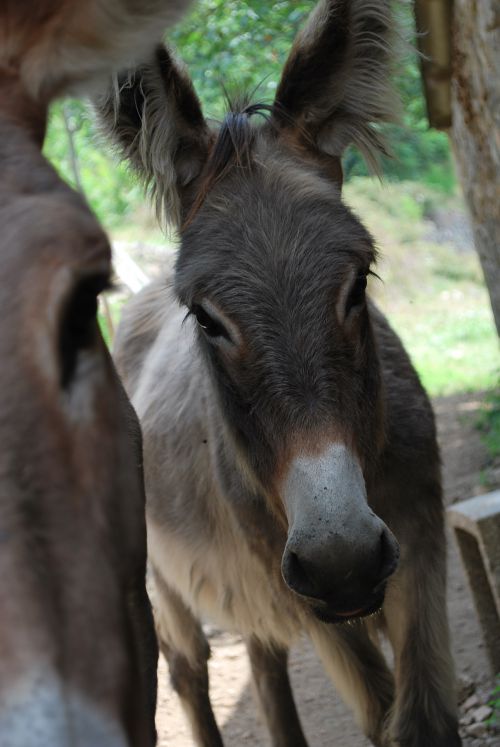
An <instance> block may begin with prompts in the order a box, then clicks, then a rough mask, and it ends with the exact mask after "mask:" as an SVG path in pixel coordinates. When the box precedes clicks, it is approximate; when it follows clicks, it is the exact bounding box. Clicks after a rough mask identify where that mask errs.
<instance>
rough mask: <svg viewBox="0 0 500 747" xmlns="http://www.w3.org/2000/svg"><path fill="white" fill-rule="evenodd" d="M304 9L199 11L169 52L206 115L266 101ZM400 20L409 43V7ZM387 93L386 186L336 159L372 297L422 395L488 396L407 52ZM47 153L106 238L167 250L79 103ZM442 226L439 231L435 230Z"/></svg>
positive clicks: (433, 146)
mask: <svg viewBox="0 0 500 747" xmlns="http://www.w3.org/2000/svg"><path fill="white" fill-rule="evenodd" d="M313 5H314V2H313V0H307V1H306V0H280V1H278V2H274V3H269V2H267V0H251V1H249V2H245V1H244V0H198V2H197V3H196V5H195V8H194V10H193V11H192V13H191V14H190V15H189V16H188V17H187V18H186V20H185V21H184V23H183V24H182V25H180V26H179V27H177V28H176V29H175V30H174V31H173V32H172V33H171V34H170V36H169V39H168V41H169V42H170V43H171V44H173V45H174V47H175V48H176V49H177V52H178V54H179V56H181V57H182V59H183V60H184V61H185V62H186V63H187V65H188V68H189V71H190V73H191V75H192V77H193V79H194V82H195V86H196V89H197V91H198V93H199V96H200V98H201V99H202V102H203V105H204V109H205V113H206V115H207V116H209V117H212V118H215V119H219V118H221V117H222V116H223V113H224V92H223V89H224V88H226V89H228V90H229V91H231V90H233V89H234V88H236V87H238V88H243V89H245V90H250V91H255V94H254V96H255V98H256V99H258V100H262V101H265V102H270V101H272V99H273V95H274V90H275V88H276V85H277V82H278V80H279V76H280V72H281V68H282V66H283V63H284V61H285V59H286V56H287V54H288V51H289V49H290V45H291V43H292V40H293V37H294V36H295V34H296V32H297V30H298V28H299V27H300V26H301V25H302V24H303V22H304V20H305V17H306V16H307V14H308V13H309V12H310V10H311V8H312V7H313ZM399 5H401V4H399ZM405 7H406V9H405ZM401 21H402V26H403V27H404V28H405V29H406V32H405V33H406V36H408V37H409V38H410V37H411V33H412V17H411V14H410V10H409V5H406V6H403V10H402V15H401ZM396 84H397V86H398V89H399V92H400V94H401V99H402V104H403V106H402V111H403V115H402V122H401V125H399V126H396V125H391V126H390V127H388V128H386V129H387V136H388V140H389V142H390V144H391V146H392V149H393V152H394V158H393V159H390V160H389V159H385V161H384V163H383V167H384V184H383V185H380V184H379V183H378V182H377V180H374V179H371V178H368V176H367V171H366V166H365V164H364V162H363V161H362V159H361V158H360V156H359V154H358V153H357V152H356V151H354V150H350V151H348V152H347V154H346V156H345V158H344V171H345V175H346V181H347V184H346V189H345V198H346V199H347V201H348V202H349V203H350V204H352V206H354V207H355V209H356V211H357V212H358V214H359V215H360V217H361V218H362V219H363V220H364V221H365V222H366V223H367V225H368V226H369V228H370V230H371V231H372V233H373V235H374V236H375V238H376V240H377V242H378V244H379V246H380V248H381V250H382V252H383V255H382V256H383V259H382V262H381V264H380V268H379V274H380V275H381V277H382V278H383V280H384V282H383V283H382V284H381V283H378V284H376V285H375V286H374V287H372V293H374V294H375V296H376V297H377V299H378V301H379V303H380V304H381V305H382V307H383V309H384V310H385V312H386V313H387V314H388V316H389V318H390V320H391V322H392V323H393V325H394V326H395V328H396V330H397V331H398V332H399V333H400V334H401V336H402V337H403V339H404V342H405V344H406V345H407V347H408V349H409V351H410V353H411V355H412V357H413V359H414V362H415V363H416V365H417V368H418V370H419V372H420V374H421V376H422V378H423V381H424V384H425V385H426V386H427V388H428V389H429V390H430V392H431V393H432V394H448V393H451V392H457V391H464V390H470V389H479V388H485V387H492V386H493V385H494V383H495V369H496V368H497V367H498V363H497V356H498V349H497V337H496V334H495V331H494V328H493V324H492V318H491V312H490V309H489V304H488V300H487V295H486V292H485V289H484V285H483V281H482V275H481V271H480V268H479V265H478V261H477V257H476V255H475V253H474V252H473V250H472V245H471V241H470V239H469V240H468V243H467V239H466V238H465V239H464V236H462V235H461V234H463V233H464V231H466V221H465V218H464V209H463V205H462V203H461V201H460V197H459V196H458V195H457V186H456V180H455V177H454V172H453V165H452V160H451V157H450V151H449V144H448V139H447V136H446V135H445V134H444V133H440V132H436V131H434V130H429V129H428V126H427V120H426V113H425V103H424V98H423V95H422V89H421V78H420V72H419V67H418V60H417V58H416V55H415V54H412V53H411V52H410V51H409V50H408V51H407V53H406V54H405V56H404V58H403V61H402V62H401V64H400V65H399V67H398V69H397V74H396ZM69 131H70V132H71V133H72V138H71V139H72V140H73V142H74V152H72V151H71V148H70V147H69V140H68V132H69ZM46 154H47V156H48V157H49V158H50V159H51V160H52V161H53V163H54V164H55V165H56V166H57V168H58V169H59V170H60V172H61V173H62V174H63V176H64V177H65V178H66V179H67V180H68V181H69V182H70V183H72V184H73V185H75V186H78V187H80V188H81V189H82V190H83V191H84V192H85V194H86V195H87V199H88V201H89V202H90V204H91V206H92V208H93V209H94V210H95V212H96V213H97V215H98V217H99V219H100V220H101V222H102V223H103V224H104V225H105V226H106V228H108V230H110V232H111V234H112V237H113V238H114V239H116V238H120V239H125V240H128V241H141V242H148V243H163V246H165V247H167V245H166V243H165V238H164V237H162V236H161V234H160V232H159V230H158V229H157V228H156V226H155V223H154V220H152V218H151V216H150V213H149V212H148V210H147V209H146V208H145V200H144V197H143V195H142V192H141V189H140V188H139V186H138V185H137V183H136V181H135V180H134V178H133V176H132V175H131V174H129V173H128V172H127V170H126V168H125V167H123V166H121V165H119V164H117V163H116V162H115V161H114V160H113V158H112V156H111V154H110V153H109V147H108V146H107V145H104V146H103V144H102V143H100V142H99V138H98V136H97V134H96V130H95V126H94V123H93V121H92V116H91V113H90V110H89V109H88V108H87V107H86V105H85V104H84V103H82V102H78V101H69V102H66V103H64V104H59V105H57V106H55V107H54V109H53V111H52V116H51V119H50V126H49V132H48V137H47V141H46ZM443 222H444V224H445V230H443V226H442V225H441V227H439V226H440V224H443ZM120 303H121V301H119V302H117V303H116V304H115V316H117V315H118V313H119V311H118V310H119V306H120Z"/></svg>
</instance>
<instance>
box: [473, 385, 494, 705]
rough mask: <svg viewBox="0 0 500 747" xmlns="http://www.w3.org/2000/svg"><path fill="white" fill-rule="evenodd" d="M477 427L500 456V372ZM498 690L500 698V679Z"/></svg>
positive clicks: (490, 449)
mask: <svg viewBox="0 0 500 747" xmlns="http://www.w3.org/2000/svg"><path fill="white" fill-rule="evenodd" d="M477 427H478V428H479V430H480V431H481V433H482V437H483V441H484V443H485V445H486V448H487V449H488V451H489V453H490V455H491V456H492V457H498V456H500V372H498V373H497V377H496V386H495V388H494V389H493V390H492V391H491V392H489V393H488V394H487V395H486V397H485V400H484V403H483V407H482V412H481V415H480V416H479V419H478V422H477ZM497 691H498V694H499V698H500V680H499V683H498V688H497ZM499 709H500V700H499ZM499 719H500V713H499Z"/></svg>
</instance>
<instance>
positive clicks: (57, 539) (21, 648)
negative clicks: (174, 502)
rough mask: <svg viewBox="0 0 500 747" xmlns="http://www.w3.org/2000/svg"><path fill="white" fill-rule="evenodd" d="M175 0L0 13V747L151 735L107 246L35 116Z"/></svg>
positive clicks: (135, 516)
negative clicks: (100, 299)
mask: <svg viewBox="0 0 500 747" xmlns="http://www.w3.org/2000/svg"><path fill="white" fill-rule="evenodd" d="M186 5H187V0H146V1H144V0H110V1H106V2H104V1H103V0H89V2H78V1H77V0H41V1H39V2H21V3H19V2H14V1H13V0H3V2H2V4H1V8H0V223H1V226H2V235H1V237H0V256H1V261H2V277H1V281H0V307H1V309H2V318H1V319H0V351H1V355H2V361H3V364H2V367H1V370H0V384H1V386H0V438H1V450H0V465H1V469H0V493H1V496H2V500H1V502H0V744H1V745H2V747H32V746H33V747H34V746H35V745H36V747H69V745H72V747H97V745H98V746H99V747H133V746H135V747H148V746H152V745H153V744H155V743H156V734H155V728H154V712H155V701H156V664H157V656H158V647H157V641H156V637H155V634H154V624H153V619H152V614H151V607H150V603H149V599H148V597H147V594H146V587H145V570H146V527H145V518H144V504H145V496H144V485H143V475H142V455H141V441H140V429H139V425H138V422H137V418H136V416H135V413H134V411H133V409H132V407H131V406H130V403H129V401H128V399H127V397H126V394H125V392H124V390H123V387H122V385H121V383H120V381H119V379H118V377H117V376H116V372H115V369H114V366H113V363H112V361H111V358H110V356H109V355H108V353H107V350H106V347H105V345H104V342H103V340H102V337H101V335H100V333H99V329H98V326H97V320H96V310H97V296H98V294H99V292H100V291H101V290H103V289H104V288H105V287H107V286H108V285H109V278H110V260H111V255H110V248H109V244H108V242H107V239H106V237H105V235H104V233H103V232H102V231H101V229H100V228H99V226H98V224H97V222H96V220H95V218H94V217H93V216H92V214H91V213H90V211H89V209H88V207H87V205H86V204H85V203H84V201H83V200H82V199H81V198H80V197H79V196H77V195H75V194H74V193H73V192H72V191H71V190H70V189H69V188H68V187H67V186H66V185H64V184H63V183H62V182H61V181H60V180H59V178H58V177H57V176H56V174H55V172H54V171H53V169H52V168H51V167H50V166H49V165H48V164H47V163H46V162H45V160H44V159H43V157H42V156H41V153H40V148H41V145H42V143H43V139H44V134H45V127H46V117H47V108H48V106H49V104H50V102H51V101H52V100H53V99H54V98H55V97H57V96H59V95H62V94H63V93H67V92H68V91H75V90H77V91H82V90H83V91H85V92H87V91H89V90H93V89H95V87H96V86H98V85H99V82H100V80H101V79H103V78H105V77H106V78H107V76H109V74H110V73H112V71H113V70H114V69H116V68H117V67H120V66H122V65H124V64H129V63H130V62H131V61H133V60H134V59H136V56H137V55H139V56H140V55H141V54H144V53H145V51H146V50H148V49H151V48H152V47H153V46H154V44H155V42H156V41H157V40H158V39H159V38H160V36H161V33H162V31H163V29H164V26H165V25H166V24H168V23H171V22H172V21H173V20H175V19H176V18H177V16H178V14H179V12H180V10H182V9H183V8H184V7H185V6H186Z"/></svg>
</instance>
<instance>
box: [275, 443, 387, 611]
mask: <svg viewBox="0 0 500 747" xmlns="http://www.w3.org/2000/svg"><path fill="white" fill-rule="evenodd" d="M283 497H284V502H285V507H286V511H287V516H288V522H289V532H288V539H287V543H286V546H285V551H284V553H283V558H282V565H281V569H282V574H283V578H284V580H285V583H286V584H287V585H288V586H289V588H290V589H291V590H292V591H293V592H295V594H297V595H299V596H300V597H302V598H303V599H304V602H305V603H307V604H308V605H309V606H310V607H311V608H312V610H313V612H314V613H315V614H316V615H317V616H318V617H319V618H320V619H322V620H325V621H327V622H340V621H345V620H348V619H351V618H354V617H363V616H365V615H368V614H371V613H372V612H375V611H376V610H377V609H379V608H380V606H381V605H382V603H383V600H384V592H385V585H386V582H387V579H388V578H389V576H390V575H391V574H392V573H394V571H395V570H396V568H397V564H398V560H399V546H398V543H397V541H396V539H395V537H394V535H393V534H392V532H391V531H390V530H389V529H388V527H387V526H386V525H385V524H384V522H383V521H382V520H381V519H380V518H379V517H378V516H376V515H375V514H374V513H373V511H372V510H371V508H370V507H369V505H368V503H367V498H366V488H365V482H364V479H363V473H362V471H361V467H360V465H359V462H358V460H357V459H356V457H355V456H354V455H353V454H352V452H350V451H349V450H348V449H347V448H346V447H345V446H344V445H343V444H338V443H337V444H332V445H331V446H330V447H329V448H328V449H327V450H326V451H325V452H324V453H323V454H322V455H321V456H319V457H303V456H301V457H298V458H296V459H295V460H294V461H293V462H292V465H291V468H290V470H289V473H288V476H287V479H286V482H285V484H284V491H283Z"/></svg>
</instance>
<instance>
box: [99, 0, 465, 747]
mask: <svg viewBox="0 0 500 747" xmlns="http://www.w3.org/2000/svg"><path fill="white" fill-rule="evenodd" d="M389 5H390V3H389V0H387V1H383V0H379V2H374V1H373V0H323V2H321V3H320V5H319V6H318V7H317V9H316V11H315V12H314V13H313V15H312V17H311V19H310V21H309V23H308V25H307V27H306V28H305V30H304V31H303V32H302V33H301V34H300V35H299V37H298V39H297V40H296V42H295V45H294V47H293V49H292V52H291V54H290V57H289V59H288V61H287V63H286V66H285V69H284V72H283V75H282V79H281V82H280V84H279V86H278V88H277V92H276V98H275V101H274V103H273V105H272V106H259V105H254V104H250V103H246V104H245V103H244V104H242V105H240V106H239V107H233V108H232V109H231V111H230V113H228V114H227V116H226V118H225V120H224V122H223V123H222V124H221V126H220V127H219V128H218V129H217V128H216V127H213V128H211V127H209V126H208V124H207V123H206V121H205V120H204V117H203V115H202V112H201V109H200V105H199V102H198V100H197V98H196V95H195V93H194V91H193V89H192V86H191V84H190V82H189V80H188V79H187V78H186V76H185V74H184V73H183V72H182V71H180V70H179V69H178V67H177V66H176V64H175V63H174V62H173V60H172V58H171V56H170V55H169V53H168V51H166V50H165V49H164V48H163V47H160V48H159V49H157V51H156V53H155V54H154V56H152V57H151V59H150V61H149V62H147V63H146V64H144V65H142V66H141V67H139V68H138V69H137V70H135V71H132V72H128V73H127V74H126V75H124V76H123V77H122V80H121V81H119V84H118V86H117V87H115V89H114V91H116V90H118V91H119V97H118V100H117V99H116V98H115V97H114V95H113V94H111V95H110V97H109V99H107V100H106V101H103V102H101V104H100V109H101V115H102V118H103V120H104V122H105V124H107V126H108V129H109V131H110V132H111V133H112V136H113V137H114V139H115V141H116V142H117V144H118V145H119V146H120V147H121V149H122V151H123V152H124V153H125V155H126V156H127V157H128V158H129V159H130V160H131V162H132V163H133V164H134V166H135V167H136V168H137V169H138V171H139V172H140V173H141V175H142V176H143V177H144V179H145V180H146V181H147V182H148V183H149V184H150V185H151V186H152V188H153V189H154V190H155V192H156V195H157V197H158V201H159V205H160V208H161V209H162V210H165V211H166V212H167V213H168V214H170V215H174V216H177V217H178V220H179V227H180V229H181V239H182V240H181V245H180V250H179V254H178V258H177V265H176V270H175V275H174V278H173V279H172V282H170V281H168V282H167V283H161V284H157V285H153V286H152V287H150V288H149V289H146V290H145V291H144V292H143V293H142V294H140V295H139V296H138V297H137V298H136V299H134V301H133V302H132V303H131V305H130V306H129V307H128V309H127V310H126V311H125V314H124V318H123V323H122V326H121V328H120V330H119V334H118V338H117V349H116V361H117V365H118V369H119V371H120V373H121V374H122V376H123V379H124V383H125V386H126V389H127V391H128V393H129V395H130V396H131V398H132V401H133V404H134V405H135V407H136V410H137V412H138V414H139V418H140V421H141V424H142V428H143V438H144V458H145V476H146V495H147V522H148V544H149V554H150V560H151V564H152V568H153V575H154V580H155V585H156V599H155V604H154V606H155V609H156V622H157V630H158V633H159V638H160V645H161V647H162V649H163V651H164V653H165V656H166V657H167V659H168V662H169V665H170V672H171V676H172V681H173V684H174V687H175V688H176V690H177V692H178V693H179V695H180V697H181V699H182V702H183V704H184V706H185V707H186V710H187V713H188V716H189V718H190V721H191V725H192V728H193V732H194V735H195V738H196V740H197V743H198V744H199V745H203V746H204V747H216V746H217V745H221V743H222V742H221V737H220V733H219V731H218V728H217V725H216V723H215V719H214V716H213V713H212V709H211V705H210V702H209V697H208V675H207V658H208V655H209V648H208V645H207V641H206V639H205V637H204V634H203V631H202V627H201V624H200V620H201V619H202V618H203V617H204V616H209V617H211V618H213V619H214V620H216V621H217V623H218V624H220V625H222V626H229V627H231V628H233V629H235V630H237V631H240V632H241V633H242V634H243V636H244V637H245V639H246V641H247V645H248V652H249V656H250V660H251V664H252V670H253V675H254V679H255V684H256V689H257V692H258V694H259V696H260V704H261V707H262V710H263V712H264V714H265V717H266V720H267V723H268V726H269V729H270V732H271V735H272V740H273V744H274V745H275V747H285V746H286V747H291V746H292V745H293V746H294V747H305V745H306V739H305V737H304V735H303V733H302V729H301V726H300V723H299V719H298V716H297V712H296V709H295V706H294V702H293V697H292V693H291V689H290V684H289V681H288V676H287V670H286V665H287V651H288V649H289V646H290V645H291V644H292V642H293V641H294V640H295V639H296V637H297V636H298V635H299V634H300V633H301V632H302V631H306V632H307V634H308V635H309V636H310V637H311V639H312V641H313V642H314V644H315V646H316V648H317V651H318V654H319V656H320V657H321V659H322V660H323V662H324V665H325V667H326V669H327V670H328V672H329V673H330V675H331V677H332V679H333V680H334V682H335V683H336V685H337V686H338V688H339V690H340V692H341V694H342V695H343V697H344V698H345V699H346V701H347V702H348V703H349V704H350V705H351V706H352V708H353V709H354V711H355V714H356V716H357V719H358V721H359V723H360V725H361V727H362V728H363V730H364V732H365V734H366V735H368V736H369V738H370V739H371V740H372V741H373V743H374V744H376V745H399V746H400V747H457V746H458V745H460V738H459V735H458V730H457V718H456V713H455V710H456V706H455V693H454V678H453V667H452V662H451V657H450V649H449V641H448V624H447V614H446V605H445V555H446V548H445V536H444V531H443V509H442V501H441V485H440V469H439V454H438V448H437V444H436V434H435V427H434V420H433V415H432V411H431V407H430V404H429V401H428V399H427V397H426V394H425V392H424V391H423V389H422V387H421V386H420V383H419V381H418V378H417V375H416V373H415V371H414V369H413V368H412V365H411V363H410V361H409V359H408V356H407V355H406V353H405V351H404V349H403V347H402V345H401V343H400V341H399V340H398V338H397V336H396V335H395V334H394V333H393V332H392V330H391V329H390V327H389V325H388V323H387V321H386V320H385V319H384V317H383V316H382V315H381V314H380V313H379V312H378V311H377V309H376V308H375V307H374V306H373V304H371V303H370V302H369V301H368V299H367V298H366V297H365V287H366V284H367V276H368V275H369V273H370V268H371V266H372V263H373V261H374V259H375V250H374V246H373V241H372V238H371V237H370V235H369V234H368V232H367V231H366V230H365V229H364V228H363V226H362V225H361V223H360V222H359V220H358V219H357V218H356V217H355V215H354V214H353V213H352V212H351V211H350V210H349V209H348V208H347V207H346V206H345V205H344V203H343V202H342V199H341V181H342V179H341V165H340V157H341V154H342V152H343V150H344V148H345V147H346V146H347V145H349V144H350V143H355V144H356V145H358V146H360V147H361V148H362V149H363V150H364V152H365V153H366V154H367V155H368V156H373V155H374V154H375V153H376V151H377V149H378V148H380V147H381V143H380V140H379V136H378V134H377V129H376V128H375V127H374V124H376V123H377V122H379V121H381V120H384V119H386V118H388V117H389V116H390V114H391V111H392V106H393V104H392V103H391V101H390V98H389V95H388V76H389V68H390V62H391V48H390V46H391V45H390V36H391V28H392V27H393V22H392V20H391V17H390V14H389ZM257 115H263V116H261V117H260V118H259V117H258V116H257ZM186 311H187V313H186ZM395 538H397V541H396V539H395ZM399 548H400V551H399ZM399 556H400V557H399ZM377 611H378V614H377V615H376V616H373V614H374V613H375V612H377ZM348 621H349V622H350V624H349V625H346V624H345V623H346V622H348ZM333 623H338V624H333ZM379 633H385V634H386V635H387V636H388V638H389V640H390V643H391V644H392V648H393V650H394V659H395V667H394V674H393V673H392V672H391V671H390V670H389V668H388V666H387V664H386V662H385V659H384V657H383V655H382V653H381V651H380V648H379V647H378V634H379Z"/></svg>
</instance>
